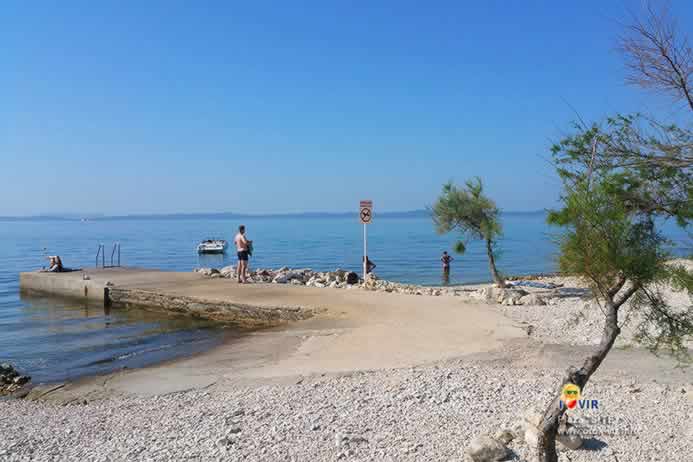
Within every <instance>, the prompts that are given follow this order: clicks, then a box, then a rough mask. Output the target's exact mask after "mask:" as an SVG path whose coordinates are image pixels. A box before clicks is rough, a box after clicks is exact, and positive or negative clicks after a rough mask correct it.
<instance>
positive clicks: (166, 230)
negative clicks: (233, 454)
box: [0, 213, 691, 382]
mask: <svg viewBox="0 0 693 462" xmlns="http://www.w3.org/2000/svg"><path fill="white" fill-rule="evenodd" d="M503 221H504V227H505V237H504V239H503V240H501V241H500V243H499V248H500V258H499V259H498V264H499V268H500V269H501V270H502V271H503V272H504V273H506V274H529V273H541V272H552V271H555V270H556V265H555V255H556V248H555V245H554V244H553V240H552V237H551V236H552V233H554V232H555V231H556V230H555V229H551V228H549V227H548V226H547V225H546V224H545V218H544V214H543V213H533V214H531V213H530V214H506V215H504V217H503ZM241 223H244V224H245V225H246V226H247V228H248V236H249V238H250V239H253V240H254V241H255V254H254V255H253V258H252V259H251V269H252V268H257V267H265V268H278V267H281V266H290V267H295V268H312V269H313V270H316V271H326V270H333V269H335V268H338V267H340V268H343V269H350V270H354V271H358V270H359V266H360V261H361V255H362V252H363V247H362V245H363V244H362V233H363V228H362V227H361V226H360V225H359V224H358V221H357V220H355V219H351V218H334V217H332V218H329V217H328V218H295V217H292V218H279V217H272V218H243V219H227V218H224V219H221V218H213V217H210V218H202V219H200V218H194V219H193V218H166V219H161V218H160V219H153V218H137V219H135V218H127V219H107V220H93V221H86V222H81V221H79V220H71V221H66V220H29V221H26V220H14V221H11V220H10V221H8V220H4V221H0V361H9V362H12V363H14V364H15V365H16V366H17V368H18V369H19V370H20V371H21V372H22V373H26V374H29V375H31V376H32V377H33V380H34V382H50V381H61V380H66V379H74V378H76V377H80V376H84V375H93V374H101V373H108V372H111V371H113V370H117V369H120V368H123V367H128V368H133V367H142V366H146V365H149V364H153V363H156V362H160V361H164V360H168V359H173V358H177V357H180V356H185V355H190V354H194V353H197V352H200V351H204V350H206V349H208V348H211V347H213V346H214V345H217V344H219V343H220V342H222V341H224V340H225V339H227V338H229V337H233V336H237V335H239V333H238V331H234V330H233V329H221V328H220V327H219V326H217V325H214V324H212V323H209V322H205V321H199V320H193V319H190V318H175V317H171V316H167V315H165V314H161V313H147V312H141V311H133V310H117V309H112V310H110V311H105V310H104V308H103V307H100V306H98V305H94V306H84V305H80V304H79V302H71V301H65V300H58V299H51V298H38V297H20V295H19V277H18V273H19V272H20V271H31V270H35V269H38V268H40V267H41V266H43V265H45V264H46V260H45V256H46V255H56V254H57V255H60V256H61V257H62V259H63V262H64V264H65V265H66V266H68V267H73V268H78V267H89V266H94V264H95V256H96V249H97V247H98V245H99V244H101V243H103V244H105V246H106V248H107V249H108V250H107V254H106V262H107V263H108V262H109V261H110V254H111V253H110V248H111V246H112V244H113V243H114V242H120V243H121V246H122V247H121V248H122V250H121V263H122V264H123V265H125V266H139V267H145V268H157V269H163V270H173V271H191V270H192V269H193V268H195V267H199V266H207V267H217V268H220V267H223V266H226V265H229V264H235V261H236V259H235V254H234V252H233V251H232V250H230V251H229V252H228V253H227V254H226V255H208V256H198V255H197V253H196V252H195V247H196V244H197V243H198V242H199V241H200V240H202V239H206V238H224V239H227V240H229V241H231V240H232V239H233V235H234V232H235V230H236V229H237V227H238V225H239V224H241ZM667 232H668V233H669V235H670V237H671V238H672V240H673V241H675V242H676V245H677V247H676V249H675V252H674V253H675V254H676V255H687V254H690V253H691V245H690V244H691V243H690V238H688V237H687V235H686V234H685V232H683V231H681V230H679V229H678V228H676V227H673V226H671V227H667ZM368 236H369V237H368V239H369V240H368V249H369V252H368V253H369V257H370V259H371V260H373V261H374V262H375V263H376V264H377V268H376V270H375V272H376V273H377V274H378V276H379V277H381V278H384V279H389V280H393V281H399V282H406V283H415V284H424V285H440V284H442V283H443V282H445V281H444V279H443V274H442V271H441V264H440V260H439V258H440V254H441V253H442V251H443V250H448V251H451V249H452V245H453V243H454V241H455V240H456V239H457V236H456V235H454V234H451V235H445V236H439V235H436V234H435V232H434V229H433V225H432V223H431V220H430V218H428V217H413V218H411V217H410V218H381V219H379V218H378V217H377V215H376V217H375V220H374V222H373V224H372V225H370V226H369V227H368ZM453 256H454V258H455V261H453V263H452V270H451V274H450V280H449V281H448V282H449V284H463V283H475V282H485V281H488V278H489V276H488V266H487V265H488V264H487V260H486V255H485V252H484V249H483V247H482V246H481V245H478V243H475V242H472V243H470V244H469V245H468V250H467V253H466V254H465V255H464V256H457V255H453Z"/></svg>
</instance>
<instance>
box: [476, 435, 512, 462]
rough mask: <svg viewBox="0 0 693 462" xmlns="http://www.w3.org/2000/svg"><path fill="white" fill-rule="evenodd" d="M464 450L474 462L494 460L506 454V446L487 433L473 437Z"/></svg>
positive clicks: (493, 461) (500, 458)
mask: <svg viewBox="0 0 693 462" xmlns="http://www.w3.org/2000/svg"><path fill="white" fill-rule="evenodd" d="M465 452H466V454H467V455H468V456H469V457H470V458H471V459H472V460H473V461H474V462H495V461H499V460H503V459H505V458H506V457H507V456H508V448H507V447H506V446H505V445H504V444H503V443H501V442H500V441H498V440H496V439H494V438H492V437H491V436H489V435H481V436H477V437H476V438H474V439H473V440H472V442H471V443H469V447H467V449H466V451H465Z"/></svg>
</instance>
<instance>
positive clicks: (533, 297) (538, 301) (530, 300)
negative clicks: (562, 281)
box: [520, 294, 546, 306]
mask: <svg viewBox="0 0 693 462" xmlns="http://www.w3.org/2000/svg"><path fill="white" fill-rule="evenodd" d="M520 305H536V306H543V305H546V300H544V298H543V297H542V296H541V295H537V294H528V295H525V296H523V297H521V298H520Z"/></svg>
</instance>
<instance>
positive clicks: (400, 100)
mask: <svg viewBox="0 0 693 462" xmlns="http://www.w3.org/2000/svg"><path fill="white" fill-rule="evenodd" d="M639 5H640V2H638V1H632V2H631V1H621V2H601V1H583V2H552V1H533V2H529V1H528V2H506V1H484V2H481V1H476V2H463V1H437V2H420V1H391V2H377V1H373V2H365V1H364V2H347V1H315V2H302V1H296V2H279V1H277V2H264V1H256V2H230V1H229V2H202V1H201V2H183V1H181V2H176V1H147V2H136V1H119V2H115V1H114V2H107V1H100V2H78V1H71V2H43V3H42V2H4V3H3V11H2V13H1V14H2V27H1V28H0V40H2V43H3V53H2V65H1V67H0V161H1V163H0V165H1V167H0V197H2V200H0V215H29V214H37V213H62V212H71V213H105V214H127V213H170V212H213V211H229V212H243V213H252V212H257V213H272V212H300V211H348V210H351V209H355V208H356V207H357V205H358V200H359V199H366V198H367V199H372V200H373V201H374V203H375V207H376V211H377V210H388V211H395V210H410V209H419V208H422V207H424V206H425V205H427V204H430V203H432V202H433V200H434V199H435V196H436V194H437V193H438V192H439V190H440V186H441V184H442V183H443V182H445V181H446V180H448V179H454V180H457V181H463V180H464V179H465V178H467V177H470V176H474V175H479V176H481V177H482V178H483V179H484V181H485V182H486V185H487V190H488V192H489V193H490V194H491V195H492V196H493V197H494V198H495V199H496V200H497V202H498V204H499V205H500V206H501V207H502V208H503V209H506V210H536V209H541V208H544V207H550V206H552V205H553V204H555V201H556V198H557V197H558V191H559V183H558V181H557V179H556V178H555V175H554V174H553V172H552V170H551V168H550V166H549V165H548V163H547V160H546V159H547V158H548V148H549V146H550V144H551V142H552V141H554V140H557V139H558V138H559V137H560V136H561V134H563V133H565V132H566V131H567V130H568V129H569V125H570V122H571V120H573V119H574V118H575V115H574V113H573V109H575V110H577V111H579V113H580V114H581V115H582V117H583V118H585V119H588V120H590V119H598V118H602V117H604V116H606V115H608V114H612V113H614V112H632V111H636V110H641V111H642V110H645V111H649V112H653V113H655V114H661V115H663V116H672V117H676V115H677V113H678V111H680V108H679V107H677V106H674V105H672V104H671V103H670V102H669V101H667V100H665V99H662V98H653V97H652V96H651V95H648V94H646V93H644V92H643V91H641V90H639V89H637V88H632V87H627V86H626V85H625V84H624V83H623V81H624V70H623V65H622V60H621V57H620V56H619V54H618V53H617V52H616V51H615V46H616V39H617V36H618V34H619V33H620V31H621V25H620V24H619V20H623V19H624V18H625V16H626V14H627V11H628V9H630V10H637V9H638V8H639ZM672 9H673V11H674V12H675V13H676V15H677V17H678V20H679V25H680V27H681V28H682V29H684V30H688V31H691V30H693V4H692V3H690V2H685V1H673V2H672Z"/></svg>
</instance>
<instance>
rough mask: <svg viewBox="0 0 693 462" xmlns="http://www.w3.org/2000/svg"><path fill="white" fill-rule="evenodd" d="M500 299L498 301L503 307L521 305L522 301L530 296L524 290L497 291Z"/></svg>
mask: <svg viewBox="0 0 693 462" xmlns="http://www.w3.org/2000/svg"><path fill="white" fill-rule="evenodd" d="M496 290H497V293H498V297H497V298H496V301H497V302H498V303H500V304H501V305H520V304H521V303H520V299H521V298H522V297H524V296H525V295H527V294H528V292H527V291H525V290H522V289H496Z"/></svg>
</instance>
